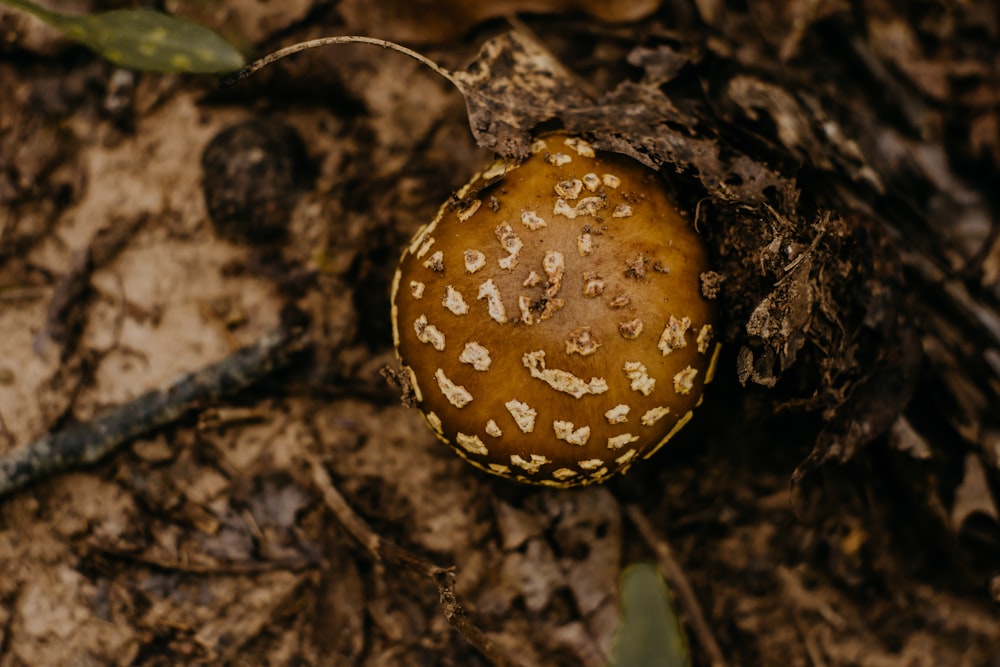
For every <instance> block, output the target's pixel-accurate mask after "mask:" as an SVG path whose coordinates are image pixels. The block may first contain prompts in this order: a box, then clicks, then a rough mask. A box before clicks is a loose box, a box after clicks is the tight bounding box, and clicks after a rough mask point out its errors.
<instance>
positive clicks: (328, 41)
mask: <svg viewBox="0 0 1000 667" xmlns="http://www.w3.org/2000/svg"><path fill="white" fill-rule="evenodd" d="M333 44H373V45H375V46H381V47H382V48H383V49H390V50H392V51H397V52H399V53H402V54H404V55H407V56H409V57H411V58H413V59H414V60H416V61H417V62H419V63H420V64H422V65H425V66H426V67H429V68H430V69H432V70H433V71H434V72H435V73H436V74H437V75H438V76H440V77H442V78H444V79H446V80H448V81H450V82H451V84H452V85H453V86H455V87H456V88H458V89H459V90H462V86H461V85H460V84H459V82H458V81H457V80H456V79H455V76H454V75H453V74H452V73H451V72H449V71H448V70H446V69H445V68H443V67H441V66H440V65H438V64H437V63H436V62H434V61H433V60H431V59H430V58H428V57H427V56H425V55H423V54H422V53H418V52H416V51H414V50H413V49H408V48H406V47H405V46H401V45H399V44H396V43H395V42H389V41H386V40H384V39H378V38H376V37H364V36H362V35H337V36H335V37H321V38H319V39H310V40H308V41H305V42H299V43H298V44H292V45H291V46H286V47H285V48H283V49H278V50H277V51H275V52H273V53H269V54H267V55H266V56H264V57H263V58H259V59H258V60H255V61H253V62H252V63H250V64H249V65H247V66H246V67H244V68H243V69H241V70H240V71H239V72H236V73H234V74H230V75H228V76H225V77H223V78H222V80H221V82H220V83H221V85H222V86H223V87H224V88H225V87H228V86H232V85H234V84H236V83H238V82H240V81H242V80H243V79H246V78H247V77H249V76H251V75H253V74H254V73H256V72H258V71H260V70H262V69H264V68H265V67H267V66H268V65H270V64H271V63H273V62H275V61H277V60H281V59H282V58H285V57H287V56H291V55H294V54H296V53H301V52H302V51H307V50H309V49H315V48H317V47H321V46H331V45H333Z"/></svg>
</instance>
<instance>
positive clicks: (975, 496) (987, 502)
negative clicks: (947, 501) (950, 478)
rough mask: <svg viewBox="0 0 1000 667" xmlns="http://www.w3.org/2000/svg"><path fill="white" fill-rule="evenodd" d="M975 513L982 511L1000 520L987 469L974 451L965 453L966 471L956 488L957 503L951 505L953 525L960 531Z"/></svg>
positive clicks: (995, 519)
mask: <svg viewBox="0 0 1000 667" xmlns="http://www.w3.org/2000/svg"><path fill="white" fill-rule="evenodd" d="M975 513H981V514H983V515H985V516H987V517H989V518H990V519H992V520H993V521H994V522H1000V511H997V504H996V500H994V499H993V496H992V494H991V493H990V486H989V482H988V481H987V480H986V470H985V469H984V468H983V464H982V463H981V462H980V461H979V457H978V456H976V455H975V454H973V453H971V452H970V453H969V454H966V455H965V472H964V474H963V475H962V483H961V484H959V485H958V488H956V489H955V504H954V505H952V507H951V527H952V530H954V531H955V532H958V531H960V530H961V529H962V526H963V525H964V524H965V521H966V520H967V519H968V518H969V517H970V516H971V515H972V514H975Z"/></svg>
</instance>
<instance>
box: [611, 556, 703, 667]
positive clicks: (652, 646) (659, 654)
mask: <svg viewBox="0 0 1000 667" xmlns="http://www.w3.org/2000/svg"><path fill="white" fill-rule="evenodd" d="M619 590H620V599H621V618H620V619H619V621H618V628H617V629H616V630H615V636H614V639H613V640H612V644H611V657H610V660H609V663H608V664H609V667H689V666H690V665H691V652H690V650H689V649H688V644H687V638H686V637H685V635H684V629H683V627H682V626H681V623H680V620H679V619H678V618H677V613H676V612H675V611H674V605H673V600H672V599H671V595H670V590H669V589H668V588H667V584H666V582H665V581H664V580H663V577H661V576H660V573H659V571H658V570H657V569H656V567H655V566H654V565H650V564H648V563H637V564H635V565H630V566H628V567H627V568H625V571H624V572H623V573H622V576H621V580H620V583H619Z"/></svg>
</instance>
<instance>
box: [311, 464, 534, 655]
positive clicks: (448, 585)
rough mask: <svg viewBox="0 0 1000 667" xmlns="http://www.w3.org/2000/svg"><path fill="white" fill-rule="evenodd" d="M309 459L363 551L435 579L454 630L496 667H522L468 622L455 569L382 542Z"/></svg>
mask: <svg viewBox="0 0 1000 667" xmlns="http://www.w3.org/2000/svg"><path fill="white" fill-rule="evenodd" d="M308 457H309V464H310V467H311V469H312V479H313V483H314V484H315V485H316V486H317V487H318V488H319V490H320V492H321V493H322V494H323V500H324V502H325V503H326V506H327V508H328V509H329V510H330V511H331V512H332V513H333V515H334V516H335V517H336V518H337V521H338V522H339V523H340V524H341V525H342V526H343V527H344V528H345V529H346V530H347V532H348V533H350V534H351V537H353V538H354V539H355V540H357V542H358V543H359V544H360V545H361V546H362V547H364V549H365V550H366V551H367V552H368V554H369V555H370V556H371V558H372V560H374V561H375V562H388V563H392V564H393V565H399V566H403V567H406V568H409V569H410V570H413V571H414V572H417V573H418V574H421V575H423V576H425V577H428V578H429V579H432V580H433V581H434V583H435V584H437V587H438V595H439V598H440V602H441V610H442V612H443V613H444V617H445V618H446V619H447V620H448V623H450V624H451V627H453V628H455V629H456V630H457V631H458V632H459V633H461V634H462V636H463V637H465V638H466V640H468V642H469V643H470V644H472V645H473V646H474V647H475V648H476V649H477V650H478V651H479V652H480V653H482V654H483V656H484V657H485V658H486V659H487V660H489V661H490V663H492V664H493V665H494V667H521V666H520V664H519V663H517V662H515V661H514V660H513V659H512V658H510V657H509V656H507V655H506V654H505V653H504V652H503V651H501V650H500V648H499V647H498V646H497V645H496V644H495V643H494V642H493V640H492V639H490V638H489V637H488V636H486V633H485V632H483V631H482V630H480V629H479V628H478V627H477V626H476V625H475V624H474V623H473V622H472V621H471V620H470V619H469V616H468V614H467V613H466V611H465V607H464V606H463V605H462V603H461V602H460V601H459V599H458V597H457V596H456V595H455V568H454V567H443V566H441V565H437V564H436V563H433V562H431V561H430V560H428V559H426V558H423V557H421V556H419V555H418V554H415V553H413V552H412V551H410V550H408V549H404V548H403V547H401V546H399V545H398V544H395V543H394V542H391V541H389V540H386V539H383V538H382V537H381V536H380V535H379V534H378V533H376V532H375V531H374V530H372V528H371V527H370V526H369V525H368V524H367V523H366V522H365V520H364V519H362V518H361V517H360V516H358V515H357V514H356V513H355V512H354V510H353V509H352V508H351V506H350V505H349V504H348V503H347V500H346V499H345V498H344V496H342V495H341V493H340V491H338V490H337V488H336V487H335V486H334V485H333V480H332V479H330V475H329V473H327V471H326V467H325V466H324V465H323V462H322V461H320V460H319V457H317V456H316V455H315V454H312V453H309V454H308Z"/></svg>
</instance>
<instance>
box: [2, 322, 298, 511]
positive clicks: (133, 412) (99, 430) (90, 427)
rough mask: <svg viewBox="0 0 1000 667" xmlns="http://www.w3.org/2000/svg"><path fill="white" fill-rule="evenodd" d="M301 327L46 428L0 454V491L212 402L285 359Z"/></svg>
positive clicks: (87, 459)
mask: <svg viewBox="0 0 1000 667" xmlns="http://www.w3.org/2000/svg"><path fill="white" fill-rule="evenodd" d="M302 341H303V337H302V332H301V331H300V330H297V329H296V330H291V331H290V330H288V329H284V328H280V329H278V330H276V331H274V332H272V333H270V334H267V335H266V336H264V337H263V338H261V339H260V340H259V341H257V342H256V343H254V344H252V345H250V346H248V347H244V348H242V349H240V350H237V351H236V352H234V353H233V354H231V355H229V356H228V357H226V358H225V359H223V360H222V361H219V362H217V363H214V364H212V365H210V366H206V367H205V368H203V369H201V370H199V371H196V372H194V373H191V374H190V375H186V376H184V377H183V378H181V379H180V380H179V381H178V382H176V383H174V384H173V385H171V386H170V387H168V388H166V389H156V390H153V391H150V392H148V393H145V394H143V395H142V396H139V397H138V398H136V399H135V400H133V401H130V402H128V403H126V404H124V405H120V406H118V407H116V408H114V409H112V410H111V411H109V412H108V413H107V414H105V415H104V416H102V417H98V418H97V419H94V420H92V421H89V422H85V423H82V424H75V425H73V426H70V427H68V428H65V429H63V430H61V431H58V432H56V433H50V434H48V435H46V436H44V437H42V438H40V439H38V440H35V441H34V442H30V443H27V444H25V445H22V446H20V447H16V448H15V449H13V450H11V451H9V452H6V453H5V454H3V455H2V456H0V497H3V496H4V495H6V494H9V493H11V492H13V491H16V490H17V489H20V488H22V487H24V486H26V485H28V484H30V483H32V482H36V481H38V480H40V479H43V478H45V477H48V476H50V475H53V474H55V473H58V472H63V471H66V470H70V469H72V468H77V467H79V466H82V465H84V464H87V463H93V462H94V461H97V460H98V459H101V458H103V457H105V456H107V455H108V454H110V453H111V452H113V451H115V450H116V449H118V448H119V447H121V446H122V445H124V444H125V443H127V442H129V441H131V440H132V439H133V438H136V437H138V436H140V435H143V434H144V433H148V432H149V431H152V430H153V429H155V428H159V427H161V426H165V425H166V424H169V423H171V422H173V421H175V420H177V419H179V418H180V417H181V416H183V415H184V414H185V413H187V412H188V411H189V410H191V409H192V408H195V407H200V406H203V405H205V404H206V403H215V402H217V401H219V400H220V399H221V398H223V397H225V396H229V395H231V394H234V393H236V392H237V391H240V390H241V389H244V388H245V387H248V386H249V385H251V384H253V383H254V382H256V381H258V380H260V379H261V378H262V377H264V376H265V375H268V374H269V373H271V372H272V371H274V370H276V369H277V368H280V367H281V366H284V365H285V364H286V363H288V361H289V359H290V358H291V356H292V354H293V353H294V352H295V351H297V350H298V349H299V348H300V347H301V343H302Z"/></svg>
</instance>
